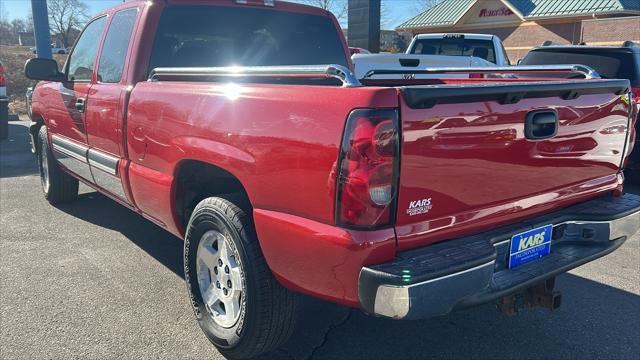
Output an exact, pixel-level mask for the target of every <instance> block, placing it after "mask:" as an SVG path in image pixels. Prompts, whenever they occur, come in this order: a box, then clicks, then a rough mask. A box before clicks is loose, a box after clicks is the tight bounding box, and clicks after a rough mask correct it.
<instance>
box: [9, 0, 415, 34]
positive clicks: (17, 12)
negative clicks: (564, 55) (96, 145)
mask: <svg viewBox="0 0 640 360" xmlns="http://www.w3.org/2000/svg"><path fill="white" fill-rule="evenodd" d="M84 2H85V3H86V4H87V6H89V11H90V13H91V14H94V13H96V12H98V11H100V10H102V9H104V8H108V7H110V6H113V5H116V4H119V3H121V2H122V0H84ZM385 3H386V6H385V9H386V11H387V13H388V14H387V16H386V17H387V19H388V20H387V24H385V25H386V26H384V28H386V29H393V28H394V27H396V26H397V25H399V24H400V23H401V22H403V21H404V20H407V19H409V18H410V17H412V16H414V15H415V14H416V6H417V5H416V4H417V2H416V1H415V0H386V1H385ZM30 12H31V1H30V0H0V14H2V16H3V17H4V16H6V17H7V18H8V20H12V19H15V18H26V17H27V15H28V14H29V13H30Z"/></svg>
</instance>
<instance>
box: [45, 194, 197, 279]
mask: <svg viewBox="0 0 640 360" xmlns="http://www.w3.org/2000/svg"><path fill="white" fill-rule="evenodd" d="M57 208H58V209H60V210H62V211H64V212H66V213H68V214H70V215H73V216H74V217H77V218H79V219H82V220H84V221H87V222H90V223H92V224H95V225H99V226H102V227H105V228H107V229H111V230H114V231H117V232H120V233H121V234H122V235H124V236H126V237H127V239H129V240H130V241H131V242H133V243H134V244H136V245H137V246H138V247H139V248H140V249H142V250H144V251H145V252H146V253H148V254H149V255H151V256H152V257H153V258H154V259H156V260H158V261H159V262H160V263H161V264H163V265H164V266H165V267H167V268H168V269H169V270H171V271H173V272H174V273H175V274H176V275H178V276H180V277H182V278H184V272H183V269H182V251H183V249H182V244H183V242H182V239H179V238H177V237H175V236H173V235H172V234H170V233H169V232H167V231H166V230H164V229H162V228H160V227H158V226H157V225H155V224H153V223H152V222H150V221H149V220H146V219H145V218H143V217H142V216H140V215H138V214H137V213H135V212H133V211H131V210H129V209H127V208H125V207H124V206H122V205H120V204H118V203H116V202H115V201H113V200H111V199H109V198H108V197H106V196H104V195H102V194H100V193H98V192H90V193H84V194H80V195H79V196H78V199H77V200H76V201H74V202H73V203H70V204H61V205H57Z"/></svg>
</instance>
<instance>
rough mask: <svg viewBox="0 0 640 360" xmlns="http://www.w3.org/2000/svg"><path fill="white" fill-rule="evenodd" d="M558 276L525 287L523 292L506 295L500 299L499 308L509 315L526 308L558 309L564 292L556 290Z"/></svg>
mask: <svg viewBox="0 0 640 360" xmlns="http://www.w3.org/2000/svg"><path fill="white" fill-rule="evenodd" d="M555 283H556V278H555V277H554V278H551V279H547V280H545V281H543V282H540V283H538V284H535V285H533V286H531V287H530V288H527V289H525V290H524V291H523V292H521V293H517V294H513V295H509V296H505V297H503V298H502V299H500V300H499V301H498V310H500V311H501V312H502V313H503V314H505V315H508V316H513V315H516V314H517V313H518V312H520V311H522V310H524V309H534V308H539V307H541V308H546V309H549V310H551V311H553V310H556V309H557V308H559V307H560V305H561V303H562V294H561V293H560V291H555V290H554V287H555Z"/></svg>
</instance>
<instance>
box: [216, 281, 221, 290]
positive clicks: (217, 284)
mask: <svg viewBox="0 0 640 360" xmlns="http://www.w3.org/2000/svg"><path fill="white" fill-rule="evenodd" d="M216 287H217V288H218V289H220V281H216Z"/></svg>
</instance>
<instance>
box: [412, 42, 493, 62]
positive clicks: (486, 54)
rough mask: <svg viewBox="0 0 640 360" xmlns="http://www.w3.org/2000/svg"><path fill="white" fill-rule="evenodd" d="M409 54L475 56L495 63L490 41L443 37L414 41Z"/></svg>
mask: <svg viewBox="0 0 640 360" xmlns="http://www.w3.org/2000/svg"><path fill="white" fill-rule="evenodd" d="M411 54H419V55H452V56H475V57H479V58H482V59H484V60H487V61H490V62H492V63H494V64H495V63H496V54H495V51H494V49H493V41H491V40H475V39H465V38H464V37H445V38H439V39H416V41H415V43H414V45H413V47H412V48H411Z"/></svg>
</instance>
